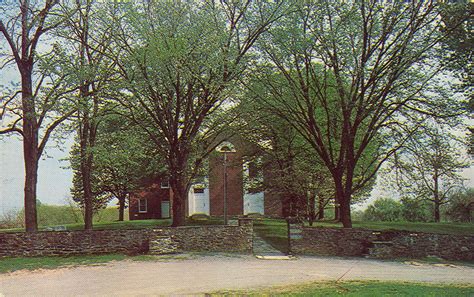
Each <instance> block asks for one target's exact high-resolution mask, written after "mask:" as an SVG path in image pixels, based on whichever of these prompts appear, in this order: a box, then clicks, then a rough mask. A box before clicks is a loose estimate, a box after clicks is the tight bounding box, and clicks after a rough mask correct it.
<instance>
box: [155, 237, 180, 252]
mask: <svg viewBox="0 0 474 297" xmlns="http://www.w3.org/2000/svg"><path fill="white" fill-rule="evenodd" d="M177 252H178V246H177V245H176V243H175V242H174V241H173V240H172V239H171V237H170V236H155V237H154V238H153V239H152V240H150V243H149V253H150V254H151V255H164V254H173V253H177Z"/></svg>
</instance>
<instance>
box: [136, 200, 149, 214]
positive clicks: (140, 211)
mask: <svg viewBox="0 0 474 297" xmlns="http://www.w3.org/2000/svg"><path fill="white" fill-rule="evenodd" d="M142 200H144V201H145V210H141V206H142V204H141V201H142ZM138 212H139V213H147V212H148V200H147V199H146V198H140V199H138Z"/></svg>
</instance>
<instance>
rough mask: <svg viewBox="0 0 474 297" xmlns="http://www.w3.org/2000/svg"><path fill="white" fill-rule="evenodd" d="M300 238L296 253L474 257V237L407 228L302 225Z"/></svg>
mask: <svg viewBox="0 0 474 297" xmlns="http://www.w3.org/2000/svg"><path fill="white" fill-rule="evenodd" d="M301 235H302V236H301V239H292V240H291V250H292V252H293V253H295V254H308V255H329V256H368V257H371V258H384V259H394V258H423V257H427V256H436V257H440V258H444V259H448V260H467V261H473V260H474V236H472V235H467V236H466V235H451V234H433V233H422V232H408V231H373V230H366V229H357V228H354V229H344V228H326V227H324V228H323V227H315V228H311V227H303V228H302V230H301Z"/></svg>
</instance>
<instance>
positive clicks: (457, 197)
mask: <svg viewBox="0 0 474 297" xmlns="http://www.w3.org/2000/svg"><path fill="white" fill-rule="evenodd" d="M446 214H447V216H448V217H449V218H450V219H451V220H452V221H454V222H473V221H474V188H468V189H464V190H461V191H458V192H456V193H454V194H453V195H452V196H451V198H450V199H449V202H448V205H447V209H446Z"/></svg>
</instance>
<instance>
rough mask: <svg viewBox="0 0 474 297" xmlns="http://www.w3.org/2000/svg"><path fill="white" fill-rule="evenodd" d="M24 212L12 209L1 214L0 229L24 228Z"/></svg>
mask: <svg viewBox="0 0 474 297" xmlns="http://www.w3.org/2000/svg"><path fill="white" fill-rule="evenodd" d="M23 227H24V219H23V212H20V211H18V210H14V209H12V210H10V211H7V212H5V213H3V214H2V215H1V216H0V229H10V228H23Z"/></svg>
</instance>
